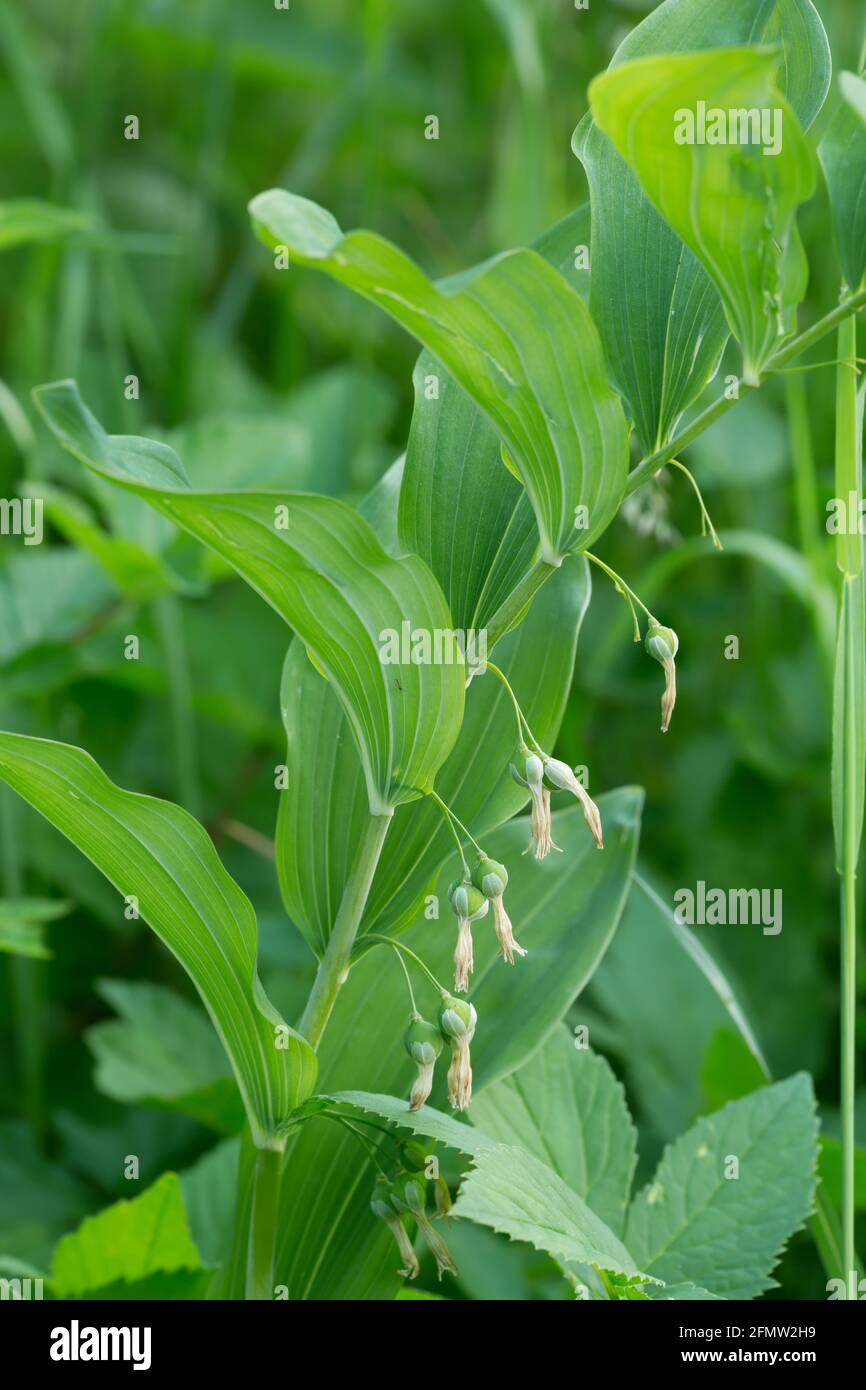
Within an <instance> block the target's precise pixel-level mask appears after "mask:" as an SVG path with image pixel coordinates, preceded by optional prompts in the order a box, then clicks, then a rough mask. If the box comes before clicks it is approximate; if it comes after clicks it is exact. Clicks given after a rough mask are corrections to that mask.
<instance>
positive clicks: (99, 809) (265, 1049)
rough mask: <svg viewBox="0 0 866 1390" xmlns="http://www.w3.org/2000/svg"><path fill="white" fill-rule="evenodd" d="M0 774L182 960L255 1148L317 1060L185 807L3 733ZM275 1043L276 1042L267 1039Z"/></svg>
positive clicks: (270, 1142)
mask: <svg viewBox="0 0 866 1390" xmlns="http://www.w3.org/2000/svg"><path fill="white" fill-rule="evenodd" d="M0 778H2V780H3V781H4V782H6V783H8V785H9V786H10V787H12V788H13V789H14V790H15V791H16V792H18V793H19V795H20V796H22V797H23V798H24V800H25V801H28V802H29V803H30V805H31V806H33V807H35V809H36V810H37V811H39V812H40V813H41V814H42V815H43V816H45V818H46V820H49V821H50V822H51V824H52V825H55V826H56V827H57V829H58V830H60V831H62V833H63V834H64V835H65V836H66V837H67V839H69V840H71V841H72V843H73V844H74V845H77V847H78V848H79V849H80V850H81V851H82V853H83V854H85V855H86V856H87V858H88V859H90V860H91V861H92V862H93V863H94V864H95V865H96V866H97V868H98V869H100V870H101V871H102V873H103V874H104V875H105V877H106V878H107V879H108V880H109V882H111V883H113V884H114V886H115V888H117V890H118V891H119V892H120V893H122V894H123V896H124V897H125V898H134V899H137V907H138V911H139V912H140V914H141V916H142V917H143V918H144V919H145V921H146V922H148V923H149V925H150V926H151V927H153V930H154V931H155V932H156V934H157V936H158V937H159V938H160V940H161V941H163V943H164V944H165V945H166V946H167V947H168V948H169V950H170V951H171V952H172V954H173V955H174V956H176V957H177V959H178V960H179V961H180V963H181V965H182V966H183V968H184V970H185V971H186V972H187V974H188V975H189V977H190V979H191V980H192V982H193V984H194V985H195V987H196V989H197V990H198V992H199V994H200V995H201V998H202V1002H203V1003H204V1006H205V1008H206V1009H207V1011H208V1013H209V1015H210V1018H211V1021H212V1023H213V1025H214V1027H215V1028H216V1030H217V1032H218V1034H219V1036H220V1038H221V1039H222V1043H223V1046H224V1047H225V1050H226V1052H227V1054H228V1057H229V1060H230V1062H231V1064H232V1069H233V1070H234V1073H235V1077H236V1079H237V1083H238V1086H239V1087H240V1090H241V1095H242V1096H243V1098H244V1105H245V1107H246V1111H247V1115H248V1117H249V1121H250V1124H251V1126H252V1129H253V1133H254V1135H255V1138H256V1142H257V1143H258V1144H259V1145H260V1146H265V1147H281V1146H282V1144H283V1142H284V1140H283V1137H282V1135H281V1129H282V1127H283V1126H284V1124H285V1122H286V1120H287V1119H288V1117H289V1115H290V1114H291V1112H292V1111H293V1110H294V1109H295V1107H296V1106H298V1105H300V1104H301V1102H302V1101H304V1100H305V1099H306V1098H307V1096H308V1095H309V1094H310V1092H311V1091H312V1089H313V1086H314V1085H315V1080H316V1056H315V1053H314V1052H313V1050H312V1048H311V1047H310V1046H309V1044H308V1043H307V1042H306V1040H305V1039H304V1038H302V1037H300V1036H299V1034H297V1033H295V1032H294V1030H293V1029H291V1028H289V1026H288V1024H286V1023H285V1022H284V1021H283V1019H282V1018H280V1015H279V1014H278V1013H277V1011H276V1009H274V1007H273V1005H272V1004H271V1003H270V1001H269V999H268V998H267V996H266V994H265V992H264V990H263V988H262V985H261V981H260V980H259V977H258V974H257V972H256V950H257V928H256V917H255V913H254V911H253V908H252V904H251V903H250V901H249V899H248V898H247V897H246V895H245V894H244V893H243V892H242V891H241V889H240V888H239V887H238V885H237V884H236V883H235V882H234V880H233V879H232V878H231V877H230V876H229V874H228V873H226V870H225V869H224V868H223V866H222V863H221V862H220V859H219V857H218V855H217V853H216V850H215V849H214V847H213V844H212V842H211V840H210V838H209V836H208V835H207V833H206V832H205V831H204V829H203V828H202V827H201V826H200V825H199V823H198V821H196V820H194V819H193V817H192V816H191V815H189V814H188V812H186V811H184V810H181V808H180V807H179V806H173V805H172V804H171V803H170V802H167V801H158V800H157V799H156V798H154V797H149V796H138V795H136V794H135V793H133V792H128V791H123V790H122V789H121V788H120V787H117V786H115V784H114V783H113V782H111V781H109V779H108V778H107V777H106V775H105V773H104V772H103V771H102V770H101V768H99V767H98V766H97V764H96V763H95V762H94V761H93V759H92V758H91V757H90V756H89V755H88V754H87V753H84V752H83V751H82V750H81V749H80V748H71V747H69V746H68V745H67V744H64V743H54V742H51V741H49V740H47V739H38V738H28V737H25V736H24V735H23V734H0ZM278 1039H279V1042H280V1045H279V1046H277V1045H276V1043H277V1041H278Z"/></svg>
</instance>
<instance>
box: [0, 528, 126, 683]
mask: <svg viewBox="0 0 866 1390" xmlns="http://www.w3.org/2000/svg"><path fill="white" fill-rule="evenodd" d="M113 599H114V593H113V591H112V586H111V584H110V583H109V581H108V579H107V578H106V577H105V575H104V574H103V573H102V572H101V571H100V569H99V567H98V566H97V565H95V564H94V562H93V560H92V559H91V558H90V556H89V555H82V554H79V553H77V552H75V551H73V550H59V549H58V550H48V549H45V548H42V547H40V548H39V549H27V550H23V551H19V552H18V553H17V554H14V555H13V556H12V557H11V559H10V560H9V561H8V562H7V563H6V564H5V565H2V566H0V665H5V664H6V663H7V662H9V661H12V660H14V659H15V658H16V657H18V656H21V655H23V654H24V653H25V652H27V651H29V650H30V649H31V648H33V647H37V646H39V645H41V644H42V643H46V642H63V641H69V640H71V639H72V638H74V636H75V634H76V632H77V631H79V630H81V629H83V628H85V627H86V626H87V625H88V624H89V623H91V622H92V621H93V619H94V618H95V617H96V616H97V615H98V614H100V613H102V612H104V611H105V609H106V608H108V606H109V604H111V602H112V601H113Z"/></svg>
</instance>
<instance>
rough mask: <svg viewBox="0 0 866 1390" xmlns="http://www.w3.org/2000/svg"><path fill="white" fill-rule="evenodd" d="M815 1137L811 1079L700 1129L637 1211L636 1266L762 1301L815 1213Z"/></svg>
mask: <svg viewBox="0 0 866 1390" xmlns="http://www.w3.org/2000/svg"><path fill="white" fill-rule="evenodd" d="M817 1135H818V1125H817V1119H816V1116H815V1100H814V1096H813V1094H812V1084H811V1081H810V1079H809V1077H808V1076H806V1075H805V1074H803V1073H801V1074H799V1075H797V1076H793V1077H791V1078H790V1079H789V1080H787V1081H780V1082H777V1083H776V1084H775V1085H773V1086H767V1087H764V1088H763V1089H762V1090H760V1091H756V1092H755V1093H754V1094H752V1095H749V1096H746V1097H745V1098H744V1099H742V1100H736V1101H732V1102H731V1103H730V1104H729V1105H726V1106H724V1107H723V1108H722V1109H721V1110H718V1111H716V1113H715V1114H714V1115H710V1116H707V1117H704V1118H703V1119H700V1120H698V1122H697V1124H695V1125H694V1126H693V1127H692V1128H691V1129H690V1130H689V1131H688V1133H686V1134H684V1135H683V1136H682V1137H681V1138H680V1139H677V1140H676V1141H675V1142H674V1143H673V1144H671V1145H670V1146H669V1147H668V1148H667V1149H666V1150H665V1153H664V1155H663V1156H662V1159H661V1162H660V1163H659V1166H658V1168H657V1170H656V1173H655V1176H654V1177H653V1180H652V1182H651V1183H649V1185H648V1186H647V1187H646V1188H644V1190H643V1191H642V1192H641V1193H639V1194H638V1196H637V1197H636V1198H635V1200H634V1202H633V1204H632V1207H631V1210H630V1212H629V1217H628V1223H627V1226H626V1233H625V1239H626V1243H627V1245H628V1247H629V1249H630V1250H631V1252H632V1255H633V1256H634V1258H635V1259H636V1260H637V1262H638V1264H639V1265H640V1266H641V1268H642V1269H643V1270H644V1271H645V1273H647V1274H652V1275H655V1277H656V1278H658V1279H663V1280H664V1281H665V1282H666V1283H668V1284H676V1283H683V1282H695V1283H697V1284H700V1285H703V1286H704V1287H705V1288H706V1289H708V1290H709V1292H710V1293H714V1294H717V1295H718V1296H720V1297H722V1298H746V1299H750V1298H757V1297H758V1295H759V1294H761V1293H763V1292H764V1291H765V1290H766V1289H768V1288H770V1287H772V1285H773V1283H774V1281H773V1279H772V1278H771V1271H772V1269H773V1267H774V1265H775V1264H776V1262H777V1260H778V1258H779V1256H780V1254H781V1252H782V1250H783V1248H784V1245H785V1242H786V1241H787V1240H788V1239H789V1238H790V1237H791V1236H792V1235H793V1233H794V1232H795V1231H797V1230H799V1228H800V1227H801V1226H802V1225H803V1223H804V1222H805V1220H806V1218H807V1217H808V1215H809V1213H810V1211H811V1208H812V1197H813V1192H814V1187H815V1162H816V1158H817ZM732 1159H735V1160H736V1161H737V1164H738V1173H737V1176H731V1174H732V1172H733V1169H732V1167H731V1166H730V1164H731V1160H732Z"/></svg>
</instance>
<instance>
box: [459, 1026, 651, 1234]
mask: <svg viewBox="0 0 866 1390" xmlns="http://www.w3.org/2000/svg"><path fill="white" fill-rule="evenodd" d="M470 1118H471V1120H472V1123H473V1124H477V1125H478V1126H479V1127H480V1128H481V1129H482V1130H483V1132H484V1133H485V1135H490V1136H491V1137H492V1138H493V1139H495V1140H498V1142H499V1143H501V1144H512V1145H515V1146H516V1147H518V1148H521V1149H525V1150H526V1152H527V1153H530V1154H534V1156H535V1157H536V1158H538V1159H541V1160H542V1161H543V1162H545V1163H547V1164H549V1166H550V1167H551V1168H552V1169H553V1170H554V1172H556V1173H558V1174H559V1176H560V1177H561V1178H562V1180H563V1182H566V1183H568V1186H569V1187H570V1188H572V1190H573V1191H574V1192H577V1193H578V1195H579V1196H580V1197H582V1198H583V1200H584V1201H585V1202H586V1203H587V1204H588V1206H590V1207H591V1208H592V1210H593V1211H594V1212H595V1214H596V1215H597V1216H600V1217H601V1219H602V1221H604V1222H606V1224H607V1225H608V1226H609V1227H610V1229H611V1230H612V1231H613V1232H614V1233H615V1234H616V1235H618V1236H621V1235H622V1233H623V1230H624V1228H625V1214H626V1209H627V1207H628V1202H629V1197H630V1195H631V1184H632V1178H633V1177H634V1170H635V1166H636V1164H637V1153H636V1149H635V1142H636V1135H635V1128H634V1125H633V1124H632V1122H631V1117H630V1115H629V1113H628V1107H627V1105H626V1102H625V1093H624V1091H623V1088H622V1086H621V1085H620V1083H619V1082H618V1081H617V1080H616V1078H615V1076H614V1074H613V1072H612V1071H611V1069H610V1066H609V1065H608V1063H607V1062H606V1061H605V1060H604V1058H603V1057H598V1056H596V1054H595V1053H593V1052H590V1051H589V1050H588V1049H587V1048H579V1047H577V1046H576V1043H575V1039H574V1038H573V1037H572V1036H571V1035H570V1034H569V1032H568V1031H567V1029H565V1028H557V1029H555V1030H554V1031H553V1032H552V1033H551V1035H550V1037H549V1038H548V1039H547V1041H546V1042H545V1043H544V1044H543V1046H542V1047H540V1048H539V1049H538V1051H537V1052H535V1053H534V1054H533V1055H532V1056H531V1057H530V1058H529V1060H528V1061H526V1062H524V1063H523V1066H522V1067H520V1069H519V1070H518V1071H515V1072H512V1074H511V1075H510V1076H508V1077H505V1078H504V1079H503V1080H501V1081H495V1082H494V1083H493V1085H492V1086H488V1087H486V1088H485V1089H484V1091H483V1092H482V1094H481V1095H480V1096H478V1097H477V1099H476V1100H475V1101H473V1104H472V1107H471V1111H470Z"/></svg>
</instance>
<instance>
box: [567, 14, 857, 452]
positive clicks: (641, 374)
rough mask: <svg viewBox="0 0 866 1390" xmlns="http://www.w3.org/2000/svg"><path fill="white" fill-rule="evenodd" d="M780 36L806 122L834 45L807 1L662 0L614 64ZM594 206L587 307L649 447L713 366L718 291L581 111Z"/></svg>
mask: <svg viewBox="0 0 866 1390" xmlns="http://www.w3.org/2000/svg"><path fill="white" fill-rule="evenodd" d="M752 43H767V44H770V43H772V44H779V45H780V47H781V49H782V52H783V54H784V63H783V64H782V66H781V70H780V74H779V81H780V84H781V89H782V91H783V93H784V94H785V96H786V97H787V99H788V101H789V102H790V103H791V106H792V107H793V109H794V111H795V112H796V114H797V117H798V118H799V120H800V122H801V124H802V126H803V128H804V129H805V130H808V128H809V126H810V125H811V123H812V121H813V120H814V118H815V116H816V115H817V113H818V111H819V110H820V108H821V105H822V103H823V101H824V97H825V95H826V93H827V88H828V86H829V82H830V49H829V44H828V42H827V36H826V34H825V32H824V28H823V25H822V24H821V20H820V18H819V17H818V14H817V13H816V11H815V9H814V6H813V5H812V3H811V0H768V3H764V4H761V5H760V6H756V4H755V3H754V0H725V4H723V5H720V4H719V3H718V0H665V2H664V3H662V4H660V5H658V6H657V7H656V8H655V9H654V10H652V12H651V13H650V14H649V15H648V16H647V18H646V19H644V20H643V21H642V23H640V24H638V25H637V26H636V28H634V29H632V30H631V32H630V33H629V34H628V35H627V36H626V38H625V39H624V40H623V42H622V43H621V44H620V46H619V48H618V49H617V51H616V53H615V54H614V57H613V59H612V61H611V68H612V69H613V68H616V67H618V66H619V65H621V64H622V63H625V62H629V61H632V60H634V59H636V58H641V57H647V56H649V55H652V54H673V53H680V52H692V51H694V50H700V49H707V48H722V47H731V46H735V45H741V44H752ZM572 145H573V149H574V152H575V154H576V155H577V157H578V158H579V159H580V160H581V162H582V163H583V165H584V168H585V169H586V173H587V178H588V180H589V186H590V193H591V200H592V210H593V213H592V215H593V231H594V236H593V245H592V272H591V282H592V288H591V295H590V308H591V309H592V312H593V315H594V317H595V320H596V323H597V324H598V325H599V331H600V333H601V336H602V341H603V343H604V348H605V353H606V357H607V363H608V370H609V372H610V374H611V379H612V380H613V381H614V382H615V383H616V385H617V387H618V389H619V390H620V392H621V394H622V396H623V398H624V399H625V401H626V402H627V404H628V409H629V411H630V413H631V416H632V419H633V421H634V425H635V429H636V431H637V434H638V438H639V440H640V442H641V445H642V447H643V450H644V452H645V453H651V452H652V451H653V450H654V449H656V448H658V447H661V446H662V445H664V444H665V443H666V442H667V440H668V439H669V438H670V437H671V435H672V434H673V433H674V430H675V429H676V425H677V421H678V420H679V418H680V416H681V415H682V413H683V411H684V410H685V409H686V407H687V406H688V405H690V404H691V403H692V402H693V401H694V400H696V399H697V397H698V395H699V394H700V392H701V390H702V388H703V387H704V386H705V385H706V383H707V382H708V381H709V380H710V379H711V378H712V376H714V374H715V372H716V370H717V367H718V363H719V360H720V356H721V353H722V349H723V348H724V345H725V342H726V340H727V337H728V325H727V322H726V320H725V316H724V311H723V309H722V306H721V301H720V300H719V296H718V292H717V290H716V288H715V286H714V285H713V282H712V280H711V279H710V276H709V275H708V273H707V271H706V270H705V269H704V267H703V266H702V265H701V263H700V261H699V260H698V259H697V257H696V256H695V255H693V253H692V251H691V250H690V249H689V248H688V247H687V246H686V245H684V244H683V242H682V241H681V240H680V238H679V237H678V236H677V235H676V234H675V232H674V231H672V230H671V228H670V227H669V226H668V224H667V222H665V221H664V219H663V218H662V217H661V216H660V215H659V213H658V212H657V211H656V209H655V207H654V206H653V204H652V203H651V202H650V200H649V198H647V196H646V194H645V193H644V191H643V189H642V188H641V185H640V182H639V180H638V178H637V177H636V175H635V174H634V172H633V171H632V169H630V168H629V166H628V164H627V163H626V162H625V160H624V159H622V158H621V156H620V154H619V153H618V152H617V150H616V148H615V147H614V145H613V144H612V143H611V141H609V140H608V139H607V138H606V137H605V136H604V135H603V134H602V133H601V131H600V130H598V128H597V127H596V126H595V125H594V124H593V122H592V119H591V115H590V114H587V115H586V116H585V117H584V119H583V121H582V122H581V124H580V125H579V126H578V128H577V130H576V131H575V134H574V139H573V141H572Z"/></svg>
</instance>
